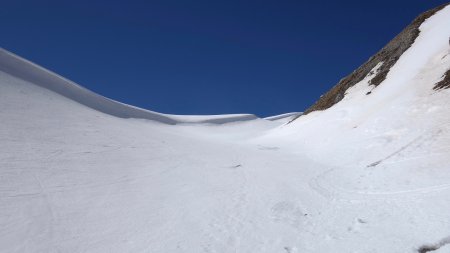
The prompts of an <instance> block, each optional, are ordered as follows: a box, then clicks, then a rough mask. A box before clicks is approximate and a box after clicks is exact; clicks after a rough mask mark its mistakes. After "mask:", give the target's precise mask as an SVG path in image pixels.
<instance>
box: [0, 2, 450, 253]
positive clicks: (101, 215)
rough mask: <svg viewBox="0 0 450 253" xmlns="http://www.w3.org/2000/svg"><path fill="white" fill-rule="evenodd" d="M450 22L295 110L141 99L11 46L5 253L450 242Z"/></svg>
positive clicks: (1, 219) (2, 208) (289, 251)
mask: <svg viewBox="0 0 450 253" xmlns="http://www.w3.org/2000/svg"><path fill="white" fill-rule="evenodd" d="M449 20H450V6H447V7H446V8H444V9H443V10H441V11H439V12H438V13H437V14H435V15H434V16H432V17H431V18H429V19H428V20H427V21H425V23H423V24H422V26H421V28H420V30H421V33H420V35H419V37H418V38H417V39H416V41H415V43H414V44H413V45H412V46H411V48H409V49H408V50H407V51H406V52H405V53H404V54H403V55H402V56H401V58H400V59H399V60H398V62H397V63H396V64H395V65H394V66H393V68H392V69H391V71H390V72H389V74H388V76H387V78H386V80H385V81H384V82H383V83H381V84H380V85H379V86H378V87H376V88H374V87H373V86H369V85H368V82H369V80H370V79H371V78H372V76H367V77H366V78H365V79H364V80H363V81H361V82H360V83H359V84H357V85H356V86H354V87H352V88H351V89H349V90H348V91H347V94H346V96H345V98H344V100H342V101H341V102H339V103H338V104H336V105H334V106H333V107H331V108H329V109H327V110H325V111H321V112H312V113H310V114H307V115H303V116H301V117H299V118H298V119H296V120H293V121H292V122H290V121H291V120H292V119H294V118H295V117H296V116H297V115H298V113H292V114H285V115H280V116H275V117H269V118H266V119H260V118H257V117H256V116H253V115H248V114H242V115H214V116H181V115H166V114H161V113H156V112H151V111H147V110H143V109H140V108H136V107H132V106H129V105H125V104H122V103H119V102H116V101H113V100H110V99H107V98H104V97H102V96H100V95H97V94H94V93H92V92H90V91H88V90H86V89H84V88H82V87H81V86H78V85H76V84H74V83H72V82H70V81H68V80H66V79H64V78H62V77H60V76H57V75H56V74H54V73H51V72H49V71H47V70H45V69H43V68H41V67H39V66H37V65H34V64H32V63H30V62H28V61H26V60H23V59H21V58H19V57H17V56H15V55H13V54H11V53H9V52H7V51H5V50H3V49H1V50H0V122H1V123H0V252H8V253H9V252H42V253H44V252H45V253H48V252H55V253H56V252H105V253H106V252H108V253H109V252H161V253H162V252H164V253H167V252H177V253H178V252H194V253H197V252H233V253H235V252H242V253H250V252H258V253H262V252H268V253H275V252H280V253H309V252H317V253H331V252H349V253H357V252H358V253H368V252H373V253H380V252H382V253H400V252H406V253H408V252H410V253H413V252H450V239H449V238H450V104H449V102H448V101H449V97H450V89H444V90H439V91H435V90H433V86H434V84H435V83H437V82H438V81H439V80H441V79H442V76H443V74H444V73H445V72H446V71H447V70H448V69H449V68H450V46H449V44H448V37H449V35H450V25H449V22H448V21H449ZM381 64H383V63H379V65H378V66H377V67H379V66H381ZM377 67H376V68H375V69H374V70H373V72H374V73H376V71H377ZM369 91H371V94H370V95H366V94H367V92H369ZM288 122H290V123H288Z"/></svg>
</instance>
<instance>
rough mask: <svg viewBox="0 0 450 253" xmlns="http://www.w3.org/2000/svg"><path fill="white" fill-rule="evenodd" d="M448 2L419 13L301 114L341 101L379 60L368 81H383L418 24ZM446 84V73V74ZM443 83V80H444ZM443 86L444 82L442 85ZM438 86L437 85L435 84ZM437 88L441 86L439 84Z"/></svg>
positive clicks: (377, 82)
mask: <svg viewBox="0 0 450 253" xmlns="http://www.w3.org/2000/svg"><path fill="white" fill-rule="evenodd" d="M447 5H448V4H445V5H441V6H439V7H436V8H434V9H432V10H429V11H426V12H424V13H422V14H421V15H419V16H418V17H417V18H416V19H415V20H414V21H413V22H412V23H411V24H410V25H408V26H407V27H406V28H405V29H404V30H403V31H402V32H401V33H400V34H399V35H397V36H396V37H395V38H394V39H393V40H391V41H390V42H389V43H388V44H387V45H386V46H385V47H384V48H383V49H381V50H380V51H379V52H378V53H377V54H375V55H374V56H372V57H370V58H369V60H368V61H367V62H366V63H364V64H363V65H362V66H361V67H359V68H358V69H356V70H355V71H353V73H351V74H350V75H348V76H346V77H345V78H343V79H341V80H340V81H339V83H338V84H337V85H335V86H334V87H333V88H332V89H331V90H330V91H328V92H327V93H326V94H324V95H323V96H322V97H321V98H320V99H319V100H318V101H317V102H316V103H315V104H314V105H312V106H311V107H310V108H308V109H307V110H306V111H305V112H304V114H303V115H306V114H308V113H310V112H313V111H319V110H325V109H328V108H330V107H331V106H333V105H334V104H336V103H338V102H339V101H341V100H342V99H343V98H344V96H345V93H346V91H347V90H348V89H349V88H350V87H353V86H354V85H355V84H357V83H358V82H360V81H361V80H363V79H364V77H366V76H367V75H368V74H369V73H370V71H371V70H372V69H373V68H374V67H375V66H376V65H377V64H378V63H380V62H383V64H382V65H381V67H380V68H379V69H378V72H377V74H376V76H375V77H373V78H372V80H371V81H370V84H371V85H374V86H378V85H379V84H380V83H381V82H383V81H384V80H385V78H386V76H387V74H388V73H389V71H390V69H391V67H392V66H393V65H394V64H395V63H396V62H397V60H398V59H399V58H400V56H401V55H402V54H403V53H404V52H405V51H406V50H407V49H408V48H409V47H411V45H412V44H413V43H414V41H415V40H416V38H417V37H418V36H419V33H420V30H419V27H420V25H421V24H422V23H423V22H424V21H425V20H426V19H427V18H429V17H431V16H433V15H434V14H435V13H436V12H438V11H439V10H442V9H443V8H444V7H445V6H447ZM446 79H447V86H448V75H447V78H446ZM444 83H445V82H444ZM443 86H445V84H444V85H443ZM437 87H438V86H437ZM439 88H442V87H441V86H439Z"/></svg>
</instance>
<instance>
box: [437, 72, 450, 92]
mask: <svg viewBox="0 0 450 253" xmlns="http://www.w3.org/2000/svg"><path fill="white" fill-rule="evenodd" d="M443 78H444V79H442V80H441V81H439V82H438V83H436V85H435V86H434V88H433V89H434V90H440V89H448V88H450V69H449V70H447V72H445V74H444V76H443Z"/></svg>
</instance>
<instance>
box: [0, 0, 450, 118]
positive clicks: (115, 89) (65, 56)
mask: <svg viewBox="0 0 450 253" xmlns="http://www.w3.org/2000/svg"><path fill="white" fill-rule="evenodd" d="M446 2H447V1H445V0H442V1H439V0H426V1H424V0H404V1H393V0H379V1H345V0H342V1H321V0H317V1H300V0H297V1H262V0H260V1H245V0H239V1H233V0H226V1H214V0H213V1H211V0H209V1H203V0H195V1H172V0H162V1H151V0H148V1H144V0H142V1H132V0H131V1H130V0H128V1H114V0H109V1H81V0H78V1H61V0H59V1H45V0H43V1H31V0H30V1H21V0H14V1H2V3H1V8H0V31H1V40H0V43H1V44H0V46H1V47H3V48H5V49H7V50H9V51H12V52H14V53H16V54H18V55H20V56H22V57H25V58H27V59H29V60H31V61H33V62H36V63H38V64H40V65H42V66H44V67H46V68H48V69H50V70H52V71H54V72H57V73H58V74H61V75H63V76H65V77H67V78H69V79H71V80H73V81H75V82H77V83H79V84H81V85H83V86H85V87H87V88H89V89H91V90H93V91H95V92H97V93H100V94H102V95H104V96H107V97H110V98H113V99H116V100H119V101H121V102H125V103H128V104H132V105H136V106H139V107H143V108H147V109H150V110H154V111H159V112H163V113H174V114H223V113H254V114H257V115H259V116H268V115H274V114H280V113H285V112H291V111H302V110H304V109H305V108H307V107H308V106H309V105H311V104H312V103H313V102H314V101H315V100H316V99H317V98H318V97H319V96H320V95H321V94H322V93H324V92H326V91H327V90H328V89H329V88H331V87H332V86H333V85H334V84H336V83H337V82H338V81H339V79H340V78H342V77H344V76H345V75H347V74H349V73H350V72H351V71H353V70H354V69H355V68H356V67H358V66H359V65H361V64H362V63H363V62H364V61H366V60H367V59H368V58H369V57H370V56H371V55H372V54H374V53H376V52H377V51H378V50H379V49H380V48H381V47H383V46H384V45H385V44H386V43H387V42H388V41H389V40H390V39H392V38H393V37H394V36H395V35H396V34H397V33H399V32H400V31H401V30H402V29H403V28H404V27H405V26H406V25H407V24H409V23H410V22H411V21H412V20H413V19H414V18H415V17H416V16H417V15H418V14H420V13H421V12H423V11H425V10H427V9H430V8H433V7H435V6H437V5H440V4H443V3H446Z"/></svg>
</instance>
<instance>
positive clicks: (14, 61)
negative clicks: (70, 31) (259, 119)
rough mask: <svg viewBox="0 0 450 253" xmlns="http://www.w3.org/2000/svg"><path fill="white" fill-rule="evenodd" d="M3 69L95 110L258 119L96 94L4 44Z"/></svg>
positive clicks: (0, 52)
mask: <svg viewBox="0 0 450 253" xmlns="http://www.w3.org/2000/svg"><path fill="white" fill-rule="evenodd" d="M0 71H2V72H4V73H8V74H10V75H12V76H15V77H18V78H19V79H22V80H25V81H28V82H32V83H33V84H35V85H38V86H40V87H43V88H46V89H48V90H51V91H53V92H55V93H58V94H60V95H62V96H65V97H67V98H70V99H71V100H73V101H76V102H78V103H80V104H82V105H85V106H87V107H90V108H92V109H94V110H97V111H100V112H103V113H106V114H110V115H112V116H116V117H120V118H137V119H148V120H153V121H157V122H160V123H164V124H171V125H173V124H179V123H215V124H223V123H228V122H233V121H243V120H252V119H256V116H254V115H250V114H236V115H213V116H181V115H167V114H162V113H157V112H152V111H148V110H144V109H141V108H137V107H134V106H130V105H126V104H123V103H120V102H117V101H114V100H111V99H108V98H105V97H103V96H100V95H98V94H95V93H93V92H91V91H89V90H87V89H86V88H83V87H81V86H79V85H77V84H76V83H74V82H72V81H69V80H67V79H65V78H63V77H61V76H59V75H57V74H55V73H52V72H51V71H49V70H46V69H44V68H42V67H40V66H38V65H36V64H34V63H32V62H30V61H27V60H25V59H23V58H20V57H19V56H17V55H14V54H12V53H10V52H8V51H6V50H5V49H2V48H0Z"/></svg>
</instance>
